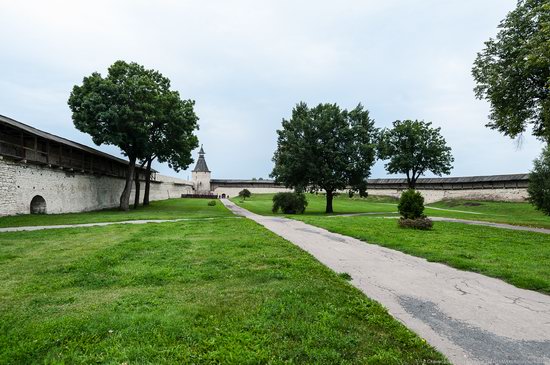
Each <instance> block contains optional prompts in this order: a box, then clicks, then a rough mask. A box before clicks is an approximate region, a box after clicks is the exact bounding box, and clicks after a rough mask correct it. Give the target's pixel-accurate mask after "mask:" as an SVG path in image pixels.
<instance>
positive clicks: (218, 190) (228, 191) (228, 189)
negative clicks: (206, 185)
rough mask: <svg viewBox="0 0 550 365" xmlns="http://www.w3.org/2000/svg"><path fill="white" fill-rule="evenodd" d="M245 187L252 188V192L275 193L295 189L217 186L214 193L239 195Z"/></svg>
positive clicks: (230, 195)
mask: <svg viewBox="0 0 550 365" xmlns="http://www.w3.org/2000/svg"><path fill="white" fill-rule="evenodd" d="M243 189H248V190H250V192H251V193H252V194H275V193H280V192H285V191H293V190H292V189H288V188H285V187H280V188H262V187H258V188H251V187H244V186H243V187H223V186H221V187H217V188H216V189H214V194H216V195H220V196H221V195H222V194H225V195H226V196H227V195H229V197H234V196H237V195H239V191H241V190H243Z"/></svg>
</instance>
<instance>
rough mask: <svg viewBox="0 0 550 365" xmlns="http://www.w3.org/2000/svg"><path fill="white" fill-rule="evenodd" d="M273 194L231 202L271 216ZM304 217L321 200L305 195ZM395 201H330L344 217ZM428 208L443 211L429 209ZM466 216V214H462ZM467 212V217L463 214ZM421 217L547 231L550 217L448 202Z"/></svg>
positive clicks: (390, 206)
mask: <svg viewBox="0 0 550 365" xmlns="http://www.w3.org/2000/svg"><path fill="white" fill-rule="evenodd" d="M272 197H273V194H254V195H253V196H252V197H251V198H250V199H247V200H246V201H244V202H241V201H240V200H239V198H238V197H235V198H232V199H231V200H232V201H233V202H235V203H237V204H239V205H240V206H242V207H243V208H246V209H248V210H250V211H252V212H254V213H257V214H262V215H272V214H273V213H271V206H272V201H271V198H272ZM307 199H308V203H309V204H308V207H307V209H306V214H307V215H325V213H324V211H325V196H324V195H321V194H319V195H315V194H308V195H307ZM397 202H398V201H397V199H394V198H390V197H383V196H369V197H368V198H366V199H361V198H353V199H350V198H348V197H347V195H344V194H343V195H340V196H338V197H336V198H335V199H334V212H335V213H334V214H348V213H392V214H396V213H397ZM431 207H435V208H440V209H445V210H439V209H430V208H431ZM465 212H466V213H465ZM467 212H470V213H467ZM424 213H425V214H426V215H428V216H432V217H448V218H459V219H469V220H480V221H487V222H496V223H508V224H515V225H522V226H530V227H541V228H550V217H549V216H546V215H544V214H543V213H541V212H540V211H537V210H535V208H533V206H532V205H531V204H529V203H515V202H514V203H512V202H494V201H468V200H448V201H442V202H437V203H433V204H429V205H427V206H426V209H425V211H424Z"/></svg>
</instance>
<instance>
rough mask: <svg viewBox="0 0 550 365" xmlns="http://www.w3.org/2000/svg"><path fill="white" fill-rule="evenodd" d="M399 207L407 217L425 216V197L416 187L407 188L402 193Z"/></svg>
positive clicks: (404, 216) (401, 212)
mask: <svg viewBox="0 0 550 365" xmlns="http://www.w3.org/2000/svg"><path fill="white" fill-rule="evenodd" d="M397 209H398V210H399V214H401V217H403V218H405V219H417V218H424V217H425V216H424V198H423V197H422V195H421V194H420V193H419V192H418V191H416V190H414V189H409V190H405V191H404V192H403V193H402V194H401V199H399V204H398V205H397Z"/></svg>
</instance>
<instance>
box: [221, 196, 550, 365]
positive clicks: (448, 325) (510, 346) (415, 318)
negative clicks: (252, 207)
mask: <svg viewBox="0 0 550 365" xmlns="http://www.w3.org/2000/svg"><path fill="white" fill-rule="evenodd" d="M222 202H223V204H225V206H226V207H228V208H229V209H230V210H232V211H233V212H234V213H235V214H238V215H241V216H245V217H247V218H250V219H252V220H254V221H256V222H258V223H259V224H261V225H263V226H264V227H266V228H267V229H269V230H271V231H272V232H274V233H276V234H278V235H279V236H281V237H283V238H285V239H287V240H288V241H290V242H293V243H294V244H296V245H297V246H299V247H301V248H302V249H304V250H305V251H307V252H309V253H310V254H311V255H313V256H314V257H315V258H317V260H319V261H320V262H322V263H323V264H325V265H326V266H328V267H329V268H331V269H332V270H334V271H336V272H346V273H348V274H350V275H351V277H352V284H353V285H355V286H356V287H357V288H359V289H360V290H362V291H363V292H364V293H365V294H366V295H367V296H369V297H370V298H372V299H374V300H376V301H378V302H380V303H382V304H383V305H384V306H385V307H386V308H387V309H388V310H389V312H390V313H391V314H392V315H393V316H394V317H395V318H397V319H398V320H400V321H401V322H403V323H404V324H405V325H406V326H407V327H408V328H410V329H411V330H413V331H415V332H416V333H418V334H419V335H420V336H421V337H423V338H424V339H426V340H427V341H428V342H429V343H430V344H432V345H433V346H435V347H436V348H437V349H438V350H440V351H441V352H442V353H443V354H445V355H446V356H447V357H448V358H449V360H451V361H452V362H453V363H455V364H540V363H543V364H547V363H548V364H550V296H546V295H543V294H540V293H537V292H533V291H529V290H524V289H519V288H516V287H514V286H512V285H510V284H507V283H505V282H503V281H501V280H498V279H493V278H489V277H486V276H483V275H480V274H476V273H472V272H466V271H460V270H456V269H453V268H451V267H448V266H446V265H443V264H438V263H432V262H427V261H426V260H425V259H422V258H418V257H414V256H409V255H406V254H404V253H402V252H399V251H394V250H390V249H387V248H384V247H380V246H376V245H371V244H368V243H365V242H362V241H359V240H357V239H354V238H351V237H347V236H343V235H340V234H335V233H331V232H328V231H327V230H324V229H322V228H318V227H315V226H311V225H308V224H305V223H303V222H300V221H295V220H291V219H286V218H278V217H269V216H260V215H257V214H253V213H251V212H249V211H248V210H246V209H243V208H241V207H238V206H237V205H235V204H234V203H233V202H231V201H229V200H227V199H222Z"/></svg>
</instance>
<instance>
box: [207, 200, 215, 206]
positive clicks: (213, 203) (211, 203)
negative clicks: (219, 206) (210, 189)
mask: <svg viewBox="0 0 550 365" xmlns="http://www.w3.org/2000/svg"><path fill="white" fill-rule="evenodd" d="M215 205H216V201H215V200H210V201H209V202H208V206H210V207H213V206H215Z"/></svg>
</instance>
